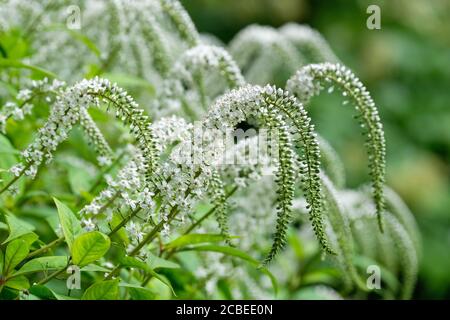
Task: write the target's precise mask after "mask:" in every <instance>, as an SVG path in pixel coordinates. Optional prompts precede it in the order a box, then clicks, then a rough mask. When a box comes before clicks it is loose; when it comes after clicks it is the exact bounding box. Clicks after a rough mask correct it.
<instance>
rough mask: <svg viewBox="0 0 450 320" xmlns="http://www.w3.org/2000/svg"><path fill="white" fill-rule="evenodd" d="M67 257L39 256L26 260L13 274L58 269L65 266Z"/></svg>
mask: <svg viewBox="0 0 450 320" xmlns="http://www.w3.org/2000/svg"><path fill="white" fill-rule="evenodd" d="M68 261H69V259H68V258H67V257H66V256H52V257H40V258H36V259H33V260H31V261H28V262H27V263H25V264H24V265H23V266H22V268H20V269H19V270H18V271H17V272H16V273H14V274H13V276H14V277H16V276H18V275H22V274H25V273H32V272H40V271H51V270H59V269H61V268H64V267H65V266H67V263H68Z"/></svg>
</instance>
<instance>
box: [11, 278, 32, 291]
mask: <svg viewBox="0 0 450 320" xmlns="http://www.w3.org/2000/svg"><path fill="white" fill-rule="evenodd" d="M5 287H8V288H12V289H16V290H27V289H28V288H29V287H30V282H28V279H27V278H26V277H25V276H18V277H14V278H11V279H8V281H6V283H5Z"/></svg>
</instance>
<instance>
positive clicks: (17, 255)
mask: <svg viewBox="0 0 450 320" xmlns="http://www.w3.org/2000/svg"><path fill="white" fill-rule="evenodd" d="M28 252H29V246H28V244H27V243H26V242H25V241H23V240H13V241H11V242H10V243H9V244H8V246H7V247H6V252H5V262H4V264H5V265H4V270H3V271H4V272H3V275H5V276H8V275H9V274H10V273H11V271H13V270H14V268H15V267H16V266H17V265H18V264H19V263H20V262H22V260H23V259H25V258H26V257H27V255H28Z"/></svg>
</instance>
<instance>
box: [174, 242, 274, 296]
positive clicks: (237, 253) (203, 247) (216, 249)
mask: <svg viewBox="0 0 450 320" xmlns="http://www.w3.org/2000/svg"><path fill="white" fill-rule="evenodd" d="M183 251H212V252H220V253H223V254H225V255H228V256H232V257H236V258H239V259H242V260H244V261H247V262H249V263H250V264H252V265H254V266H255V267H257V268H258V269H259V270H261V272H263V273H264V274H265V275H267V276H268V277H269V278H270V281H271V282H272V287H273V289H274V291H275V295H276V294H277V293H278V283H277V280H276V278H275V276H274V275H273V274H272V273H271V272H270V271H269V270H268V269H267V268H266V267H261V264H260V262H259V261H258V260H256V259H254V258H253V257H251V256H249V255H248V254H246V253H245V252H242V251H241V250H238V249H236V248H232V247H223V246H216V245H199V246H193V247H186V248H184V249H183Z"/></svg>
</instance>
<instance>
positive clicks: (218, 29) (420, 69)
mask: <svg viewBox="0 0 450 320" xmlns="http://www.w3.org/2000/svg"><path fill="white" fill-rule="evenodd" d="M182 3H183V5H184V6H185V7H186V9H187V10H188V12H189V13H190V15H191V16H192V19H193V20H194V23H195V24H196V26H197V27H198V29H199V31H200V32H205V33H210V34H213V35H215V36H217V37H218V38H220V39H221V40H222V41H224V42H226V43H227V42H229V41H230V40H231V39H232V38H233V36H234V35H235V34H236V33H237V32H238V31H239V30H241V29H242V28H244V27H245V26H247V25H249V24H253V23H256V24H262V25H271V26H274V27H279V26H281V25H283V24H284V23H286V22H289V21H295V22H298V23H305V24H309V25H310V26H312V27H313V28H315V29H317V30H318V31H320V32H321V33H322V34H323V35H324V37H325V39H326V40H327V41H328V42H329V43H330V45H331V47H332V49H333V50H334V51H335V53H336V54H337V55H338V57H339V58H340V59H341V61H342V62H343V63H344V64H345V65H347V66H349V67H350V68H351V69H353V70H354V72H355V73H356V74H357V75H358V76H359V77H360V78H361V80H362V81H363V82H364V83H365V84H366V85H367V87H368V89H369V91H370V92H371V93H372V95H373V98H374V99H375V102H376V103H377V104H378V107H379V109H380V113H381V117H382V120H383V122H384V125H385V130H386V140H387V146H388V150H387V151H388V155H387V156H388V168H387V174H388V183H389V185H391V186H392V187H393V188H394V189H395V190H396V191H397V192H398V193H399V194H400V195H401V196H402V197H403V198H404V200H405V201H406V202H407V204H408V205H409V206H410V208H411V209H412V211H413V212H414V214H415V216H416V218H417V221H418V223H419V227H420V229H421V231H422V236H423V257H422V261H421V267H420V273H419V281H418V285H417V288H416V292H415V295H414V297H415V298H419V299H423V298H437V299H442V298H446V299H449V298H450V172H449V171H450V166H449V163H450V161H449V158H450V106H449V102H450V1H448V0H433V1H424V0H386V1H375V0H369V1H357V0H337V1H329V0H245V1H243V0H226V1H224V0H195V1H194V0H184V1H182ZM370 4H376V5H378V6H379V7H380V9H381V30H369V29H368V28H367V27H366V20H367V18H368V17H369V14H368V13H366V9H367V7H368V6H369V5H370ZM339 100H340V97H337V96H328V97H319V98H318V99H316V100H315V101H314V102H313V108H312V110H311V114H312V117H313V119H314V121H315V122H316V123H317V126H318V128H319V131H320V132H321V133H322V134H323V135H324V136H325V137H326V138H328V139H329V141H331V142H332V144H333V145H334V146H335V147H336V148H337V149H338V150H339V151H340V154H341V156H342V157H343V160H344V161H345V164H346V169H347V176H348V180H349V181H348V185H349V186H352V187H354V186H358V185H359V184H361V183H362V182H363V181H364V179H366V181H367V174H366V159H365V156H364V150H363V149H362V147H361V146H362V143H361V142H362V139H361V137H359V136H358V134H357V132H358V131H357V130H356V126H355V125H354V124H353V122H352V119H351V117H349V115H350V114H351V112H350V111H348V110H347V109H346V108H338V107H336V106H335V105H336V104H338V105H339V103H340V102H339ZM314 105H317V107H314Z"/></svg>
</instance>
